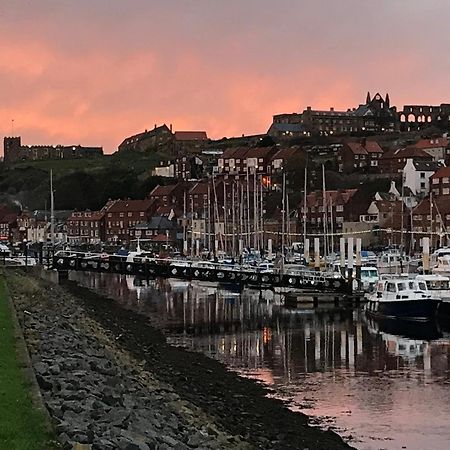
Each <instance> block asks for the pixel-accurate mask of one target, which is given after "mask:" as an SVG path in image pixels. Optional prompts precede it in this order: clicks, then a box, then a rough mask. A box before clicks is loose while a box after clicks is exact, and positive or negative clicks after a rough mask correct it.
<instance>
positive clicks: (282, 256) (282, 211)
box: [281, 172, 286, 273]
mask: <svg viewBox="0 0 450 450" xmlns="http://www.w3.org/2000/svg"><path fill="white" fill-rule="evenodd" d="M285 195H286V173H285V172H283V193H282V200H281V273H283V272H284V231H285V217H284V214H285V212H286V197H285Z"/></svg>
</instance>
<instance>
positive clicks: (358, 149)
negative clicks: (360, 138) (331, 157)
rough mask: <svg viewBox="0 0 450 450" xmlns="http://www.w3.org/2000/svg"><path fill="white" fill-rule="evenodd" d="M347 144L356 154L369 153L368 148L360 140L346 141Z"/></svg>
mask: <svg viewBox="0 0 450 450" xmlns="http://www.w3.org/2000/svg"><path fill="white" fill-rule="evenodd" d="M345 145H346V146H347V147H348V148H349V149H350V151H351V152H352V153H353V154H354V155H367V150H366V149H365V148H364V147H363V146H362V145H361V144H359V143H358V142H346V143H345Z"/></svg>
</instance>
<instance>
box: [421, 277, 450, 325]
mask: <svg viewBox="0 0 450 450" xmlns="http://www.w3.org/2000/svg"><path fill="white" fill-rule="evenodd" d="M416 280H417V281H419V282H422V283H425V284H426V290H427V292H428V293H429V294H431V295H432V296H433V297H437V298H440V299H441V300H442V302H441V304H440V305H439V308H438V316H439V317H440V318H444V319H448V318H450V277H448V276H444V275H439V274H436V273H433V274H430V275H417V276H416Z"/></svg>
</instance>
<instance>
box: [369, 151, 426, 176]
mask: <svg viewBox="0 0 450 450" xmlns="http://www.w3.org/2000/svg"><path fill="white" fill-rule="evenodd" d="M409 158H410V159H413V160H414V161H432V160H433V157H432V156H431V155H430V154H428V153H427V152H425V151H424V150H421V149H419V148H415V147H406V148H401V149H397V150H391V151H389V152H386V153H385V154H384V155H383V157H382V158H380V160H379V163H378V165H379V171H380V173H387V174H398V173H401V172H402V171H403V168H404V167H405V164H406V161H407V160H408V159H409Z"/></svg>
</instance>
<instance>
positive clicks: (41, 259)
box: [39, 238, 44, 264]
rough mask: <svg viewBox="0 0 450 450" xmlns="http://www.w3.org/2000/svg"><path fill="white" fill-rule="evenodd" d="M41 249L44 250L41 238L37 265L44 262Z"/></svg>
mask: <svg viewBox="0 0 450 450" xmlns="http://www.w3.org/2000/svg"><path fill="white" fill-rule="evenodd" d="M43 249H44V240H43V239H42V238H41V239H39V264H42V263H43V261H44V255H43Z"/></svg>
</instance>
